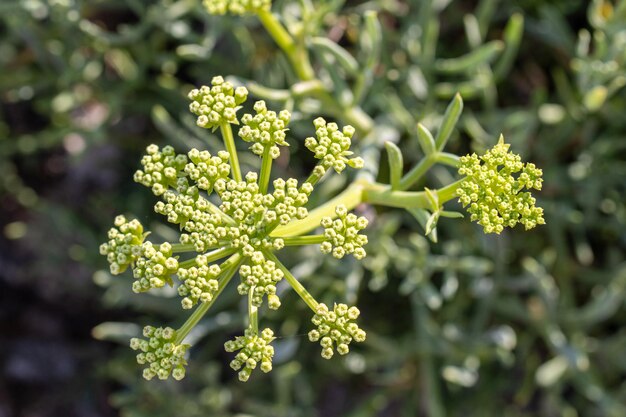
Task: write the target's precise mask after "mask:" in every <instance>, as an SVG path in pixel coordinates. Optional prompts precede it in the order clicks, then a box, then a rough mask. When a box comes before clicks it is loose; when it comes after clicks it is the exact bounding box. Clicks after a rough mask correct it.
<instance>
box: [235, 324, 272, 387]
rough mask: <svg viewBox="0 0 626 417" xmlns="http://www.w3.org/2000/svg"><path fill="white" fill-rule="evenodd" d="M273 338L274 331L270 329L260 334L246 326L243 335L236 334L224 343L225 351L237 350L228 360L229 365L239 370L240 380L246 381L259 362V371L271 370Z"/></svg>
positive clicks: (266, 371)
mask: <svg viewBox="0 0 626 417" xmlns="http://www.w3.org/2000/svg"><path fill="white" fill-rule="evenodd" d="M274 339H275V337H274V332H273V331H272V330H271V329H264V330H263V331H262V332H261V334H258V332H255V331H254V330H252V329H251V328H248V329H246V331H245V332H244V335H243V336H237V337H236V338H235V340H229V341H228V342H226V343H224V350H225V351H226V352H235V351H239V353H237V355H235V359H233V360H232V361H231V362H230V367H231V368H233V369H234V370H235V371H239V380H240V381H242V382H246V381H247V380H248V378H250V374H251V373H252V371H253V370H254V369H255V368H256V367H257V365H259V364H261V366H260V368H261V371H263V372H265V373H268V372H269V371H271V370H272V359H273V358H274V348H273V347H272V346H271V345H270V343H271V342H272V340H274Z"/></svg>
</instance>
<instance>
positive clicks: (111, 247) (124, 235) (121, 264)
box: [100, 215, 146, 275]
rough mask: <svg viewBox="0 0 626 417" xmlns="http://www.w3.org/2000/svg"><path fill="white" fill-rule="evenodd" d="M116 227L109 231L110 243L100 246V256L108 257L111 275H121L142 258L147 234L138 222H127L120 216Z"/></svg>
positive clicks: (115, 223) (116, 219)
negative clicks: (142, 246) (142, 248)
mask: <svg viewBox="0 0 626 417" xmlns="http://www.w3.org/2000/svg"><path fill="white" fill-rule="evenodd" d="M114 225H115V227H112V228H111V229H110V230H109V236H108V237H109V241H108V242H106V243H103V244H102V245H100V254H101V255H104V256H106V257H107V261H109V269H110V271H111V274H113V275H118V274H121V273H122V272H124V271H125V270H126V268H128V266H129V265H130V264H132V263H133V262H135V260H136V259H137V258H138V257H139V256H141V253H142V250H141V245H142V243H143V240H144V238H145V237H146V234H144V232H143V226H142V225H141V223H139V221H138V220H136V219H135V220H131V221H130V222H129V221H127V220H126V217H124V216H122V215H120V216H117V217H116V218H115V222H114Z"/></svg>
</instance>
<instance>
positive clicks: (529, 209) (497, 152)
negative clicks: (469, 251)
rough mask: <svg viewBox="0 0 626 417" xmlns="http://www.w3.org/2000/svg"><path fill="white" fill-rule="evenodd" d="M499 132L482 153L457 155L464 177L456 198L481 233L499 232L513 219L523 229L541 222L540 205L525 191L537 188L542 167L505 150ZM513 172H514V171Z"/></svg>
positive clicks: (512, 223)
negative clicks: (488, 147)
mask: <svg viewBox="0 0 626 417" xmlns="http://www.w3.org/2000/svg"><path fill="white" fill-rule="evenodd" d="M509 146H510V145H508V144H506V143H504V138H503V137H502V136H500V140H499V141H498V144H496V145H495V146H494V147H493V148H492V149H491V150H489V151H487V152H486V153H485V154H484V155H483V156H481V157H478V156H477V155H476V154H472V155H467V156H463V157H461V165H460V167H459V174H461V175H464V176H466V180H465V181H464V182H463V183H462V184H461V186H460V187H459V188H458V190H457V194H458V196H459V202H461V204H463V206H464V207H467V206H469V207H468V208H467V211H468V212H469V213H470V214H471V220H472V221H477V222H478V224H480V225H481V226H482V227H483V229H484V231H485V233H501V232H502V231H503V230H504V228H505V227H514V226H515V225H516V224H517V223H521V224H523V225H524V227H525V228H526V230H528V229H532V228H533V227H535V226H537V225H541V224H544V223H545V220H544V218H543V209H542V208H541V207H536V206H535V203H536V200H535V198H534V197H533V196H532V195H531V194H530V192H528V191H523V190H524V189H527V190H531V189H535V190H541V184H542V179H541V175H542V171H541V169H539V168H537V167H535V165H534V164H532V163H527V164H524V163H523V162H521V157H520V156H519V155H516V154H514V153H512V152H509ZM514 174H517V175H514Z"/></svg>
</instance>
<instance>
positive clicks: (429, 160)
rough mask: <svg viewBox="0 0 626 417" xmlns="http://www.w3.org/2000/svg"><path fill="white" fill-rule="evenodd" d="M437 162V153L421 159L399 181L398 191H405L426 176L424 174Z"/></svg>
mask: <svg viewBox="0 0 626 417" xmlns="http://www.w3.org/2000/svg"><path fill="white" fill-rule="evenodd" d="M435 162H437V153H431V154H430V155H427V156H425V157H424V158H422V159H421V160H420V161H419V163H418V164H417V165H415V166H414V167H413V169H411V170H410V171H409V172H407V173H406V175H405V176H404V177H402V179H401V180H400V185H399V187H398V189H399V190H406V189H407V188H409V187H410V186H412V185H413V184H415V183H416V182H417V181H419V179H420V178H422V177H423V176H424V174H426V172H427V171H428V170H429V169H430V168H431V167H432V166H433V165H434V164H435Z"/></svg>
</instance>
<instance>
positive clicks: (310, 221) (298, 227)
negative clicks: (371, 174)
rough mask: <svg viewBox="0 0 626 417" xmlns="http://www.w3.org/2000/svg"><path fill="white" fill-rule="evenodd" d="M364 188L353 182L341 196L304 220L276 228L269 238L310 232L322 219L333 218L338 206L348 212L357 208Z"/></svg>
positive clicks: (363, 184)
mask: <svg viewBox="0 0 626 417" xmlns="http://www.w3.org/2000/svg"><path fill="white" fill-rule="evenodd" d="M365 186H366V183H365V182H363V181H361V180H357V181H355V182H353V183H352V184H351V185H350V186H349V187H348V188H346V189H345V190H344V191H343V192H342V193H341V194H339V195H337V196H336V197H335V198H333V199H332V200H329V201H327V202H326V203H324V204H323V205H321V206H319V207H318V208H316V209H315V210H312V211H310V212H309V215H308V216H307V217H306V218H304V219H302V220H298V221H295V222H291V223H289V224H287V225H285V226H279V227H277V228H276V229H274V231H273V232H272V233H271V236H272V237H283V236H299V235H303V234H305V233H307V232H310V231H311V230H313V229H315V228H316V227H318V226H319V225H320V221H322V218H323V217H327V216H330V217H335V216H336V214H335V207H337V206H338V205H339V204H343V205H344V206H346V207H347V208H348V210H351V209H353V208H355V207H356V206H358V205H359V204H360V203H361V202H362V201H363V188H364V187H365Z"/></svg>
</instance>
